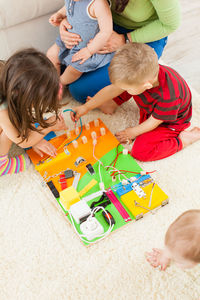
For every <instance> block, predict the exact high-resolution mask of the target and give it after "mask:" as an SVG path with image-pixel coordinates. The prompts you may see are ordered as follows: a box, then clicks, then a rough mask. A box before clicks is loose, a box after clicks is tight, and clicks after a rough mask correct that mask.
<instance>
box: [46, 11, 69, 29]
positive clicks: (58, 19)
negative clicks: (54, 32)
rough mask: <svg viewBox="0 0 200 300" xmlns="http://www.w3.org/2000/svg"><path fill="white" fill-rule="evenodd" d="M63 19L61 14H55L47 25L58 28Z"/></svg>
mask: <svg viewBox="0 0 200 300" xmlns="http://www.w3.org/2000/svg"><path fill="white" fill-rule="evenodd" d="M64 18H65V16H63V15H62V14H61V13H58V12H56V13H55V14H53V15H52V16H51V17H50V18H49V23H50V24H51V25H53V26H59V25H60V23H61V21H62V20H63V19H64Z"/></svg>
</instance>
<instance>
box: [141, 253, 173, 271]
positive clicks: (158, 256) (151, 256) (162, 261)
mask: <svg viewBox="0 0 200 300" xmlns="http://www.w3.org/2000/svg"><path fill="white" fill-rule="evenodd" d="M152 250H153V251H152V252H146V253H145V255H146V260H147V261H148V262H149V263H150V265H151V266H152V267H154V268H157V267H159V266H160V267H161V271H165V270H166V269H167V267H168V266H169V264H170V259H169V258H168V257H167V256H166V255H165V252H164V250H161V249H156V248H153V249H152Z"/></svg>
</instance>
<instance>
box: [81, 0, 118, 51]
mask: <svg viewBox="0 0 200 300" xmlns="http://www.w3.org/2000/svg"><path fill="white" fill-rule="evenodd" d="M93 9H94V14H95V17H96V18H97V20H98V24H99V32H98V33H97V35H96V36H95V37H94V39H93V40H92V41H91V42H90V43H89V45H88V46H87V47H88V49H89V51H90V52H91V53H92V54H94V53H96V52H97V51H98V50H100V49H101V48H102V47H103V46H104V45H105V44H106V42H107V41H108V39H109V38H110V36H111V34H112V31H113V25H112V24H113V22H112V14H111V10H110V7H109V4H108V1H107V0H96V1H94V3H93Z"/></svg>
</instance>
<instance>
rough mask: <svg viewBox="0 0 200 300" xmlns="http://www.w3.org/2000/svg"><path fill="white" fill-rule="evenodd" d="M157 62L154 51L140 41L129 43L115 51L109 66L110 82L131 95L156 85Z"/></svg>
mask: <svg viewBox="0 0 200 300" xmlns="http://www.w3.org/2000/svg"><path fill="white" fill-rule="evenodd" d="M158 72H159V64H158V57H157V54H156V53H155V51H154V50H153V49H152V48H151V47H150V46H148V45H146V44H142V43H129V44H126V45H124V46H122V47H121V48H120V49H119V50H117V51H116V53H115V55H114V57H113V59H112V61H111V64H110V66H109V76H110V81H111V82H112V84H114V85H116V86H117V87H119V88H121V89H123V90H125V91H127V92H128V93H129V94H132V95H139V94H141V93H143V92H144V91H145V90H147V89H151V88H152V87H153V86H154V85H155V84H156V85H158Z"/></svg>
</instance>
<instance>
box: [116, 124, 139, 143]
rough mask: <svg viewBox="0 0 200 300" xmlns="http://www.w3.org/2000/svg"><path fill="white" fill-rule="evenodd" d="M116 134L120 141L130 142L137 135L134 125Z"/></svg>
mask: <svg viewBox="0 0 200 300" xmlns="http://www.w3.org/2000/svg"><path fill="white" fill-rule="evenodd" d="M115 136H116V138H117V139H118V141H119V142H120V143H128V144H130V143H131V142H132V140H134V139H135V137H136V136H135V130H134V127H128V128H126V129H124V130H122V131H119V132H117V133H116V134H115Z"/></svg>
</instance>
